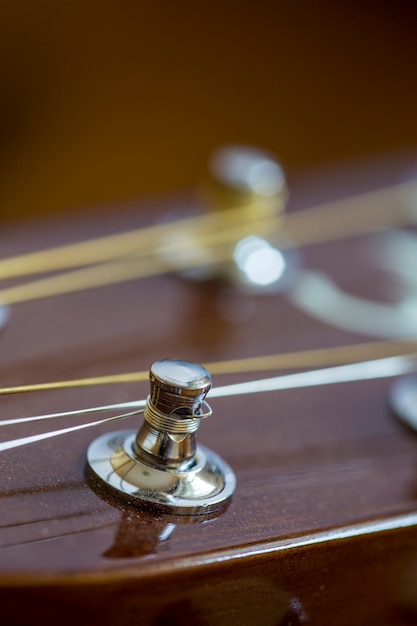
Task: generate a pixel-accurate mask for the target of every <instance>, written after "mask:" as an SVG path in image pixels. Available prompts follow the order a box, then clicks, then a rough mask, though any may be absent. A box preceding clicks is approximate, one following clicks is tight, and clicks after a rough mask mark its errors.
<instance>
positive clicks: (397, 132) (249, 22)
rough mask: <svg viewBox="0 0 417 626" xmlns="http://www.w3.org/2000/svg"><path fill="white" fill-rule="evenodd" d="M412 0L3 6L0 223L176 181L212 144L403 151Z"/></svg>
mask: <svg viewBox="0 0 417 626" xmlns="http://www.w3.org/2000/svg"><path fill="white" fill-rule="evenodd" d="M414 7H415V4H414V3H411V2H410V3H406V2H397V3H393V2H371V1H369V0H368V1H365V2H361V3H351V2H349V3H348V2H337V3H335V2H330V1H320V2H304V3H300V2H291V1H290V0H286V1H285V0H276V1H274V2H256V3H255V2H250V1H245V0H240V1H239V2H238V1H233V0H223V2H221V3H220V2H201V3H198V2H191V0H177V1H176V2H161V1H153V2H152V3H151V2H137V1H136V0H119V1H117V2H116V1H115V0H113V1H111V0H89V1H88V2H85V1H84V0H76V1H73V2H54V1H53V0H38V1H37V2H36V3H35V2H31V1H30V0H21V1H16V2H13V3H11V2H6V3H2V8H1V11H0V81H1V85H2V97H1V100H0V132H1V142H0V207H1V209H0V210H1V215H2V217H3V219H4V218H5V217H7V218H8V217H14V216H19V215H23V214H26V215H27V214H28V213H34V212H35V213H39V212H51V211H65V210H70V209H73V208H79V207H81V206H86V205H95V204H100V203H108V202H115V201H118V200H123V199H129V198H132V197H137V196H141V195H145V196H146V195H152V194H155V193H160V192H166V191H172V190H176V189H182V188H184V187H189V186H191V185H193V184H194V183H195V181H196V180H197V179H198V177H199V175H200V173H201V171H202V170H203V168H204V164H205V162H206V159H207V155H208V154H209V152H210V151H211V150H212V149H213V148H214V147H215V146H217V145H218V144H221V143H224V142H230V141H232V142H243V143H252V144H257V145H260V146H264V147H265V148H268V149H271V150H273V151H274V152H276V153H277V154H278V155H280V156H281V157H282V159H283V162H284V164H285V165H286V166H287V167H288V168H290V169H294V168H299V167H304V166H309V165H311V164H313V163H314V164H317V163H327V162H334V161H345V160H349V159H351V158H352V157H353V158H356V157H360V156H368V155H375V154H378V153H386V152H391V151H397V150H404V149H405V150H407V149H409V148H414V147H415V146H416V143H417V115H416V111H417V84H416V75H415V69H416V60H417V50H416V48H417V46H416V36H415V33H416V19H415V15H416V11H415V8H414Z"/></svg>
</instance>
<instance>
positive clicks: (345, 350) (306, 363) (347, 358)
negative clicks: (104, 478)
mask: <svg viewBox="0 0 417 626" xmlns="http://www.w3.org/2000/svg"><path fill="white" fill-rule="evenodd" d="M416 346H417V339H404V340H403V341H398V340H384V341H371V342H367V343H358V344H352V345H348V346H337V347H335V346H333V347H331V348H319V349H313V350H302V351H299V352H287V353H284V354H282V353H281V354H272V355H266V356H258V357H247V358H241V359H232V360H226V361H215V362H213V363H206V364H205V367H206V368H207V369H208V370H209V371H210V372H211V373H212V374H215V375H220V374H242V373H249V372H261V371H267V370H280V369H292V368H299V367H300V368H302V367H318V366H327V365H337V364H346V363H351V362H355V361H362V360H367V359H371V358H377V357H380V358H382V357H388V356H400V355H407V354H412V353H413V352H415V350H416ZM148 379H149V372H148V371H141V372H128V373H125V374H110V375H106V376H95V377H89V378H79V379H73V380H65V381H54V382H46V383H37V384H32V385H19V386H13V387H3V388H0V395H9V394H18V393H28V392H35V391H52V390H57V389H71V388H79V387H91V386H98V385H111V384H121V383H133V382H144V381H147V380H148Z"/></svg>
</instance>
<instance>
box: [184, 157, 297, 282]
mask: <svg viewBox="0 0 417 626" xmlns="http://www.w3.org/2000/svg"><path fill="white" fill-rule="evenodd" d="M200 191H201V195H202V197H203V201H204V204H206V206H207V207H208V209H209V215H211V216H212V221H211V223H210V224H209V226H207V230H206V231H205V232H204V233H201V232H196V233H193V232H189V233H188V235H187V237H188V239H187V241H186V242H185V244H186V245H184V259H186V262H184V259H183V256H182V254H181V253H179V254H176V255H175V256H174V255H173V257H172V263H173V264H175V263H177V264H178V265H179V270H180V272H181V274H182V275H183V276H185V277H187V278H190V279H194V280H207V279H213V278H221V279H224V280H226V282H228V283H231V284H232V285H235V286H236V287H238V288H240V289H241V290H243V291H250V292H262V291H266V292H270V291H274V292H275V291H285V290H286V289H287V288H288V287H289V286H291V284H292V282H293V279H294V276H295V274H296V271H295V270H297V269H298V266H299V255H298V251H297V250H295V249H294V247H293V246H292V245H291V243H290V242H288V241H285V240H284V239H283V232H282V230H283V229H282V224H283V216H284V211H285V206H286V202H287V198H288V189H287V183H286V179H285V174H284V171H283V169H282V167H281V166H280V164H279V163H278V162H277V161H276V159H275V158H274V157H273V156H272V155H270V154H269V153H268V152H265V151H262V150H258V149H255V148H250V147H247V146H225V147H223V148H220V149H219V150H217V151H215V152H214V153H213V155H212V156H211V158H210V160H209V166H208V171H207V174H206V176H205V178H204V180H203V183H202V185H201V187H200ZM181 236H182V237H183V239H185V236H186V234H185V233H182V235H181ZM187 263H188V268H189V269H182V268H181V267H180V266H181V265H182V266H183V267H185V266H186V265H187Z"/></svg>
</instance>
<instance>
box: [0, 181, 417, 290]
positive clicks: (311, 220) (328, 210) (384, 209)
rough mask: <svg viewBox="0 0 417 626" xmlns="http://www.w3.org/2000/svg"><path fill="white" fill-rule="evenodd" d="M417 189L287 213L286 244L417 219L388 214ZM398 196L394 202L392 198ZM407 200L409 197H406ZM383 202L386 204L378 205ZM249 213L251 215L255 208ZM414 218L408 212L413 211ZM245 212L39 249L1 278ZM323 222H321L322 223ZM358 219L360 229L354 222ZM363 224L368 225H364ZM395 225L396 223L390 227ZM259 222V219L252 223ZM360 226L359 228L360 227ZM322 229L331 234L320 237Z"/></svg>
mask: <svg viewBox="0 0 417 626" xmlns="http://www.w3.org/2000/svg"><path fill="white" fill-rule="evenodd" d="M416 190H417V182H416V181H415V180H411V181H405V182H402V183H398V184H395V185H391V186H389V187H383V188H379V189H376V190H373V191H368V192H365V193H361V194H356V195H353V196H350V197H348V198H342V199H340V200H335V201H331V202H326V203H322V204H320V205H317V206H315V207H310V208H308V209H304V210H301V211H296V212H294V213H290V214H287V215H286V216H285V221H286V228H288V234H289V235H290V239H292V238H293V237H294V238H295V239H297V241H299V239H301V241H300V243H303V242H304V241H305V242H313V241H314V242H315V241H317V238H318V237H319V238H320V239H319V241H321V240H322V239H321V238H322V237H323V236H324V237H325V238H326V239H327V238H328V237H329V236H330V237H332V236H333V233H335V234H336V236H343V235H344V233H345V232H349V233H350V232H352V233H356V232H357V229H358V227H360V228H363V227H364V228H366V229H369V228H373V229H374V228H375V218H376V217H377V215H376V214H378V213H380V214H382V215H381V218H382V223H381V225H380V226H377V228H380V227H385V224H387V227H391V226H392V225H396V224H397V219H400V221H401V223H402V220H405V221H408V220H410V219H411V220H415V217H416V216H415V215H414V216H412V215H410V208H411V207H410V206H407V204H408V205H409V203H407V202H406V204H405V209H406V210H405V211H403V214H402V215H401V211H400V215H399V216H397V217H395V216H393V215H392V214H391V211H392V203H393V201H395V200H396V199H397V200H400V199H402V200H404V199H405V196H406V194H407V193H410V192H412V191H416ZM396 196H398V198H396ZM408 199H409V198H408ZM382 201H385V204H383V203H382V204H381V202H382ZM364 204H366V205H367V211H366V213H368V215H369V217H368V216H367V215H366V214H365V212H364V211H363V205H364ZM352 210H356V211H357V215H355V218H356V219H355V220H354V219H352V218H353V215H352ZM335 211H336V212H340V214H341V215H342V214H345V213H347V216H346V218H347V219H346V221H344V222H343V224H341V223H340V217H341V215H338V217H337V220H335V221H333V220H332V216H333V213H334V212H335ZM251 213H252V214H254V211H253V209H251ZM411 213H412V212H411ZM247 216H248V209H247V208H246V207H245V208H243V209H239V208H237V209H231V210H229V211H225V212H223V213H220V212H218V213H210V214H206V215H199V216H193V217H190V218H183V219H181V220H178V221H176V222H174V223H173V222H164V223H162V224H155V225H152V226H148V227H144V228H139V229H135V230H130V231H126V232H122V233H117V234H113V235H108V236H104V237H98V238H94V239H89V240H86V241H81V242H76V243H71V244H66V245H63V246H58V247H55V248H50V249H44V250H39V251H35V252H30V253H25V254H21V255H17V256H12V257H8V258H5V259H0V278H2V279H4V278H13V277H17V276H22V275H29V274H36V273H41V272H49V271H54V270H58V269H68V268H71V267H80V266H82V265H88V264H93V263H97V262H103V261H107V260H109V259H114V258H117V257H124V256H126V254H128V253H130V252H132V253H134V252H136V251H137V250H138V247H139V245H141V246H144V247H145V249H146V248H147V247H153V246H154V245H155V241H158V240H159V239H160V237H161V236H164V235H168V234H170V233H172V227H173V226H174V225H175V226H180V227H182V229H183V230H184V231H186V230H187V228H189V227H196V226H197V227H199V228H200V230H201V231H202V232H204V231H205V230H206V229H207V228H210V227H218V226H219V222H220V223H222V222H223V223H227V222H229V223H233V222H234V223H236V222H237V221H238V220H239V219H240V218H245V217H246V218H247ZM320 218H325V219H320ZM359 218H360V224H359V225H358V224H357V220H358V219H359ZM364 220H366V221H365V222H364ZM391 220H394V222H391ZM256 221H259V220H255V222H256ZM317 223H320V228H319V229H317V228H314V225H317ZM362 225H363V226H362ZM323 228H325V229H327V230H328V231H329V232H328V233H327V232H326V233H323Z"/></svg>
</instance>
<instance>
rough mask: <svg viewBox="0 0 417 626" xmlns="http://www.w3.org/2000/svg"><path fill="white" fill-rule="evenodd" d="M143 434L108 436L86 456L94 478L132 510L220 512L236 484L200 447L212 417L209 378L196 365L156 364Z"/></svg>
mask: <svg viewBox="0 0 417 626" xmlns="http://www.w3.org/2000/svg"><path fill="white" fill-rule="evenodd" d="M149 378H150V384H151V392H150V395H149V397H148V399H147V404H146V408H145V412H144V417H145V420H144V423H143V425H142V427H141V428H140V430H139V431H138V432H137V431H131V430H123V431H119V432H113V433H108V434H106V435H103V436H101V437H99V438H98V439H96V440H95V441H94V442H93V443H92V444H91V445H90V447H89V449H88V453H87V459H88V466H89V470H90V475H91V478H92V479H93V480H95V481H97V482H98V483H99V484H100V486H102V487H105V488H107V489H109V490H110V491H111V492H113V494H115V495H119V496H121V497H123V498H125V499H127V500H128V502H130V503H131V504H134V503H136V504H142V505H148V506H152V507H153V508H157V509H158V510H161V511H164V512H168V513H172V514H177V515H190V514H201V513H211V512H215V511H218V510H220V509H221V508H222V507H223V506H224V505H225V503H226V502H227V500H228V499H229V498H230V497H231V495H232V493H233V491H234V489H235V485H236V479H235V475H234V473H233V471H232V470H231V468H230V467H229V466H228V465H227V463H225V461H223V460H222V459H221V458H220V457H218V456H217V454H215V453H214V452H212V451H211V450H208V449H207V448H204V447H203V446H200V445H197V444H196V439H195V432H196V430H197V429H198V427H199V426H200V422H201V420H202V419H205V418H206V417H209V416H210V415H211V409H210V407H209V406H208V404H207V403H206V401H205V397H206V394H207V392H208V391H209V389H210V388H211V382H212V381H211V376H210V374H209V372H208V371H207V370H206V369H205V368H204V367H202V366H201V365H197V364H195V363H189V362H185V361H176V360H162V361H156V362H155V363H154V364H153V365H152V367H151V369H150V373H149Z"/></svg>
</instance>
